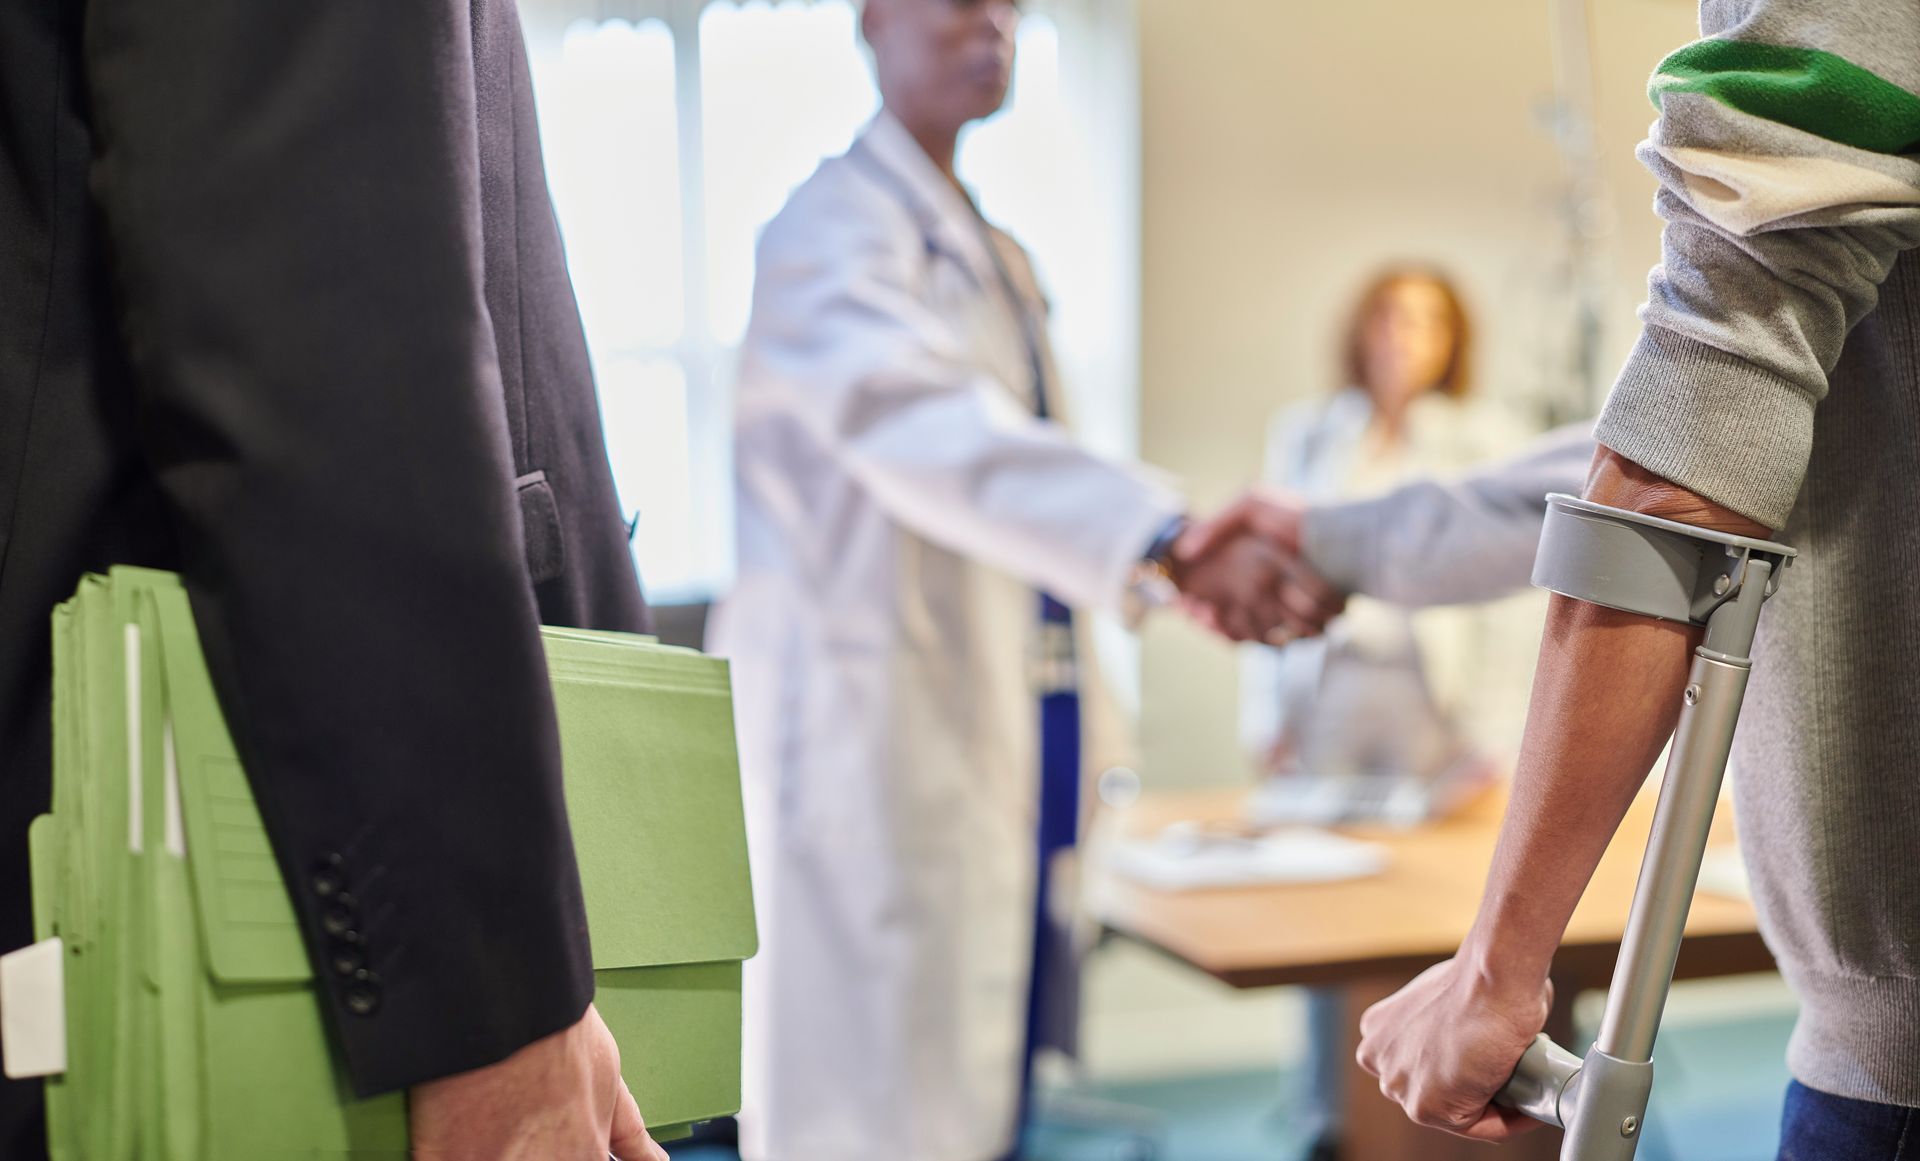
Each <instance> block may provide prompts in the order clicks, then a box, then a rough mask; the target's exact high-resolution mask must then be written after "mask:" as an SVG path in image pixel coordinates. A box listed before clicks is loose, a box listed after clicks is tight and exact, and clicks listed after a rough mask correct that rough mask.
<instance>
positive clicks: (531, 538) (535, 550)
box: [513, 472, 567, 585]
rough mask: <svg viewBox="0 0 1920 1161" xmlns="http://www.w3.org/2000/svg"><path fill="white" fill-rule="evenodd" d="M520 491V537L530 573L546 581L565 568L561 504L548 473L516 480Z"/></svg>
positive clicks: (533, 578)
mask: <svg viewBox="0 0 1920 1161" xmlns="http://www.w3.org/2000/svg"><path fill="white" fill-rule="evenodd" d="M513 483H514V487H515V488H517V489H518V490H519V492H520V525H521V529H522V531H521V537H522V538H523V540H524V542H525V548H526V556H527V576H528V577H529V578H530V579H531V580H532V581H533V583H534V584H536V585H537V584H544V583H545V582H547V581H550V580H552V579H554V578H555V577H557V576H559V575H560V574H561V573H562V572H564V571H565V570H566V567H567V545H566V538H565V536H564V535H563V534H562V532H561V528H560V505H559V503H558V502H557V501H556V500H555V499H554V497H553V485H551V484H549V483H548V482H547V473H545V472H530V473H528V474H527V475H524V476H521V477H520V478H519V479H517V480H515V481H514V482H513Z"/></svg>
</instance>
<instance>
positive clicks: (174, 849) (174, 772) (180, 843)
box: [160, 714, 187, 859]
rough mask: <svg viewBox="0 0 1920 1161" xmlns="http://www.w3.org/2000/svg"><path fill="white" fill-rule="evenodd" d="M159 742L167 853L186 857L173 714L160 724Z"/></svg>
mask: <svg viewBox="0 0 1920 1161" xmlns="http://www.w3.org/2000/svg"><path fill="white" fill-rule="evenodd" d="M160 744H161V746H162V747H163V748H164V749H163V754H164V757H163V758H162V759H161V760H162V762H163V763H164V765H162V767H161V773H162V775H163V776H164V777H165V779H166V786H167V853H168V854H170V855H172V856H173V857H174V858H176V859H184V858H186V857H187V821H186V811H185V810H183V809H182V807H181V804H180V753H179V751H178V750H175V749H174V747H173V715H172V714H168V715H167V716H166V719H165V720H164V721H163V722H162V723H161V726H160Z"/></svg>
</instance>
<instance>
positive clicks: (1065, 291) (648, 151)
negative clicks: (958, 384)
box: [522, 0, 1138, 600]
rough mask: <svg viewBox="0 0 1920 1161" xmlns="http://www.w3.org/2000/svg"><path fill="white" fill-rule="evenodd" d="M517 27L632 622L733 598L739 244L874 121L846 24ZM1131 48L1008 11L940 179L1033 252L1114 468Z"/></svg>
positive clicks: (561, 18)
mask: <svg viewBox="0 0 1920 1161" xmlns="http://www.w3.org/2000/svg"><path fill="white" fill-rule="evenodd" d="M522 14H523V19H524V22H525V25H526V29H527V40H528V46H529V50H530V54H531V56H532V61H533V78H534V84H535V88H536V90H537V98H538V101H539V107H540V124H541V130H542V137H543V141H544V146H545V150H546V160H547V170H548V178H549V182H550V184H551V186H552V189H553V199H554V206H555V211H556V213H557V214H558V216H559V219H560V226H561V232H562V234H563V236H564V238H565V240H566V246H567V255H568V260H569V264H570V266H571V268H572V273H573V279H574V286H575V289H576V291H577V292H578V294H579V298H580V310H581V317H582V319H583V320H584V322H585V325H586V331H587V344H588V347H589V349H590V350H591V352H592V355H593V363H594V371H595V374H596V376H597V378H598V380H599V386H600V401H601V409H602V412H603V414H604V417H605V422H606V427H607V446H608V451H609V454H610V456H611V459H612V463H613V470H614V478H615V482H616V483H617V485H618V487H619V489H620V496H621V501H622V503H623V504H624V505H626V507H627V509H628V511H629V512H637V513H638V516H639V521H638V525H637V533H636V536H635V542H634V551H635V553H636V554H637V556H638V558H639V564H640V569H641V574H642V576H643V577H644V578H645V580H646V582H647V586H648V590H649V595H650V596H651V597H652V598H653V599H655V600H676V599H705V598H707V597H711V596H713V595H716V594H717V593H719V592H720V591H722V590H723V589H724V588H725V586H726V584H727V583H728V581H729V580H730V579H731V577H732V569H733V565H732V558H733V532H732V432H731V418H732V417H731V408H730V390H729V388H730V385H731V382H732V376H733V368H734V360H735V354H736V351H737V349H738V346H739V343H740V340H741V337H742V335H743V333H744V332H745V329H746V323H747V312H748V307H749V303H750V301H751V293H752V285H753V247H754V242H755V239H756V237H757V235H758V233H759V230H760V227H761V226H762V225H764V224H765V223H766V221H767V220H768V219H769V218H771V217H772V216H773V215H774V213H775V212H777V211H778V210H779V208H780V206H781V205H782V204H783V203H784V202H785V200H786V197H787V195H788V193H789V192H790V191H791V190H792V189H793V187H794V186H796V185H798V184H799V183H800V182H801V181H803V180H805V178H806V177H807V175H808V174H810V173H811V172H812V171H813V168H814V166H815V165H817V164H818V163H819V161H820V160H821V159H822V158H824V157H828V156H831V155H834V154H837V153H839V152H841V151H842V150H844V149H845V148H846V147H847V145H848V144H850V143H851V142H852V140H853V138H854V136H855V134H857V133H858V132H859V130H860V128H861V127H862V126H864V125H865V124H866V122H867V121H868V120H869V119H870V118H871V117H872V116H873V114H874V112H875V111H876V110H877V109H878V107H879V98H878V95H877V94H876V92H875V90H874V85H873V80H872V74H871V70H870V69H869V67H868V64H867V61H866V57H865V53H864V50H863V49H862V47H861V46H860V43H859V39H858V32H857V21H858V18H857V14H856V9H855V6H854V4H853V3H852V2H851V0H781V2H779V3H768V2H766V0H749V2H748V3H744V4H741V3H734V2H732V0H629V2H627V3H624V4H621V3H612V2H610V0H522ZM1131 30H1132V20H1131V12H1130V10H1129V9H1128V8H1127V7H1126V5H1124V4H1118V3H1114V2H1112V0H1077V2H1075V0H1060V2H1059V3H1056V4H1053V5H1046V4H1044V3H1030V4H1029V5H1028V15H1027V17H1026V18H1025V19H1024V20H1023V21H1022V24H1021V30H1020V49H1019V63H1018V66H1017V69H1016V73H1015V78H1014V92H1013V97H1012V99H1011V101H1010V102H1009V105H1008V108H1007V109H1006V111H1005V112H1003V113H1002V114H1001V115H1000V116H999V117H997V118H995V119H994V120H992V121H991V122H989V123H987V124H985V125H983V126H980V127H978V128H977V129H976V130H975V131H974V132H973V133H971V134H970V135H969V136H968V138H967V139H966V140H965V141H964V142H963V144H962V148H961V155H960V159H959V167H960V172H961V176H962V177H963V179H965V180H966V181H967V182H968V184H969V185H970V186H972V187H973V188H974V190H975V191H976V193H977V195H978V196H979V198H980V201H981V205H982V208H983V209H984V210H985V212H986V213H987V214H988V216H990V217H992V218H993V219H994V220H995V221H997V222H999V223H1000V224H1001V225H1003V226H1006V227H1007V228H1008V229H1009V230H1011V231H1012V232H1013V233H1014V235H1015V236H1016V237H1019V238H1020V239H1021V240H1022V241H1023V242H1025V243H1026V244H1027V245H1028V247H1029V248H1030V249H1031V250H1032V251H1033V253H1034V258H1035V264H1036V266H1037V267H1038V268H1039V271H1040V275H1041V278H1042V280H1043V282H1044V283H1045V284H1046V285H1047V287H1048V289H1049V292H1050V295H1051V298H1052V301H1053V304H1054V311H1055V314H1054V327H1055V331H1054V337H1055V339H1056V343H1057V345H1058V347H1059V352H1058V353H1059V356H1060V362H1061V365H1062V367H1063V368H1064V370H1065V374H1066V379H1067V381H1068V385H1069V388H1070V391H1071V394H1072V396H1073V399H1074V402H1075V403H1076V405H1077V407H1076V410H1077V411H1078V413H1079V415H1080V417H1081V418H1082V419H1083V421H1084V422H1083V423H1082V430H1083V433H1084V434H1086V435H1088V436H1089V438H1091V439H1092V441H1093V442H1094V443H1096V444H1097V445H1098V446H1101V447H1103V448H1105V449H1108V450H1111V451H1115V452H1123V451H1126V450H1129V449H1130V448H1131V447H1132V446H1133V442H1134V432H1133V430H1132V427H1131V422H1130V419H1131V416H1132V415H1133V413H1134V411H1135V406H1134V404H1135V399H1136V394H1137V387H1136V379H1137V369H1136V366H1135V359H1134V352H1133V341H1134V340H1133V335H1134V334H1135V330H1136V328H1135V326H1134V325H1133V320H1134V317H1135V314H1136V313H1137V297H1136V294H1135V292H1134V289H1133V287H1134V283H1135V279H1136V270H1137V266H1138V258H1137V232H1138V231H1137V222H1138V214H1137V206H1136V203H1135V195H1134V191H1135V189H1136V188H1137V185H1138V181H1137V174H1136V173H1135V167H1136V164H1137V162H1136V158H1137V146H1136V144H1135V141H1134V139H1135V137H1136V136H1137V134H1136V133H1135V126H1136V125H1137V117H1134V116H1133V114H1132V110H1133V108H1134V103H1133V102H1134V96H1133V83H1134V82H1133V70H1132V65H1131V55H1130V54H1131V49H1132V41H1131V36H1132V31H1131ZM1083 32H1084V35H1083ZM1069 33H1071V34H1069ZM1083 114H1084V115H1083Z"/></svg>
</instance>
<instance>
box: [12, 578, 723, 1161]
mask: <svg viewBox="0 0 1920 1161" xmlns="http://www.w3.org/2000/svg"><path fill="white" fill-rule="evenodd" d="M542 636H543V639H544V643H545V646H546V651H547V662H548V668H549V671H550V673H551V675H552V679H553V692H554V700H555V703H556V705H557V707H558V711H559V719H560V732H561V747H562V751H563V755H564V763H565V778H566V796H567V809H568V814H569V817H570V818H571V821H572V825H573V838H574V845H575V848H576V850H577V854H578V858H579V863H580V877H581V880H582V884H583V886H584V889H585V892H586V907H587V921H588V926H589V929H590V932H591V935H592V940H593V964H594V969H595V971H594V974H595V977H596V982H597V988H596V994H595V997H594V1002H595V1004H596V1005H597V1006H598V1008H599V1011H600V1014H601V1016H602V1018H603V1019H605V1021H606V1023H607V1026H608V1027H609V1028H610V1029H611V1030H612V1032H613V1035H614V1037H615V1039H616V1040H618V1041H619V1042H620V1044H621V1045H622V1048H623V1052H622V1054H621V1055H622V1065H621V1067H622V1072H623V1073H624V1075H625V1078H626V1081H627V1084H628V1085H629V1086H630V1087H631V1088H632V1090H633V1094H634V1096H635V1098H636V1099H637V1100H638V1101H639V1103H640V1108H641V1110H642V1112H643V1113H644V1114H645V1115H646V1118H647V1122H648V1125H649V1127H650V1128H651V1130H652V1132H653V1135H654V1137H655V1138H656V1139H661V1140H672V1139H675V1138H677V1137H682V1136H685V1135H686V1134H687V1133H688V1132H689V1131H690V1129H691V1127H692V1126H693V1125H694V1124H695V1123H697V1122H700V1121H704V1120H709V1119H711V1118H714V1117H718V1116H725V1115H727V1114H730V1113H733V1112H736V1111H738V1109H739V1104H740V1079H739V1078H740V972H741V964H742V962H743V961H744V960H746V959H747V958H749V957H751V956H752V955H753V953H754V951H755V946H756V937H755V932H754V916H753V897H752V891H751V887H750V884H749V881H748V872H747V846H746V830H745V822H744V818H743V815H742V810H741V802H740V781H739V768H738V760H737V756H736V752H735V746H734V732H733V707H732V701H731V695H730V686H729V682H728V674H727V667H726V663H725V662H724V661H720V660H717V659H714V658H710V657H706V656H704V655H702V654H699V653H696V652H693V651H691V650H685V649H675V648H670V647H666V646H662V645H660V644H658V643H656V642H654V641H652V640H651V639H649V638H644V637H635V636H630V635H626V634H618V633H595V632H584V631H577V630H568V629H544V630H542ZM54 685H55V690H54V777H53V809H52V812H51V813H50V814H46V815H42V816H41V817H40V818H39V819H37V820H35V822H34V824H33V828H32V831H31V836H30V837H31V847H32V851H31V853H32V868H33V909H34V922H35V926H36V928H37V935H38V937H39V938H41V939H48V938H52V937H55V936H58V937H59V938H60V939H61V940H62V941H63V943H64V946H65V954H64V960H65V971H64V994H65V1010H66V1016H67V1067H66V1071H65V1072H64V1073H62V1074H60V1075H57V1076H53V1077H49V1078H48V1080H47V1105H48V1108H47V1113H48V1135H49V1138H50V1143H51V1146H52V1152H53V1156H54V1158H55V1161H258V1159H261V1158H279V1157H302V1158H332V1157H353V1158H396V1159H398V1158H404V1157H405V1156H406V1152H407V1120H406V1105H405V1100H404V1097H403V1096H401V1095H400V1094H393V1095H390V1096H385V1097H378V1098H375V1099H372V1100H366V1101H360V1100H355V1099H353V1097H352V1095H351V1094H350V1092H349V1091H348V1089H347V1086H346V1083H345V1080H344V1078H343V1076H342V1074H341V1071H340V1069H339V1066H338V1063H337V1061H336V1059H335V1056H334V1053H333V1051H332V1047H331V1045H330V1043H329V1040H328V1036H327V1032H326V1029H325V1026H324V1024H323V1016H322V1011H321V1003H320V999H319V995H318V993H317V991H316V988H315V983H314V979H313V969H312V967H311V965H310V963H309V961H308V959H307V955H306V951H305V949H304V947H303V945H302V943H301V939H300V929H299V926H298V923H297V921H296V919H295V916H294V911H293V906H292V903H291V902H290V901H289V897H288V894H287V889H286V886H285V884H284V882H283V881H282V879H281V876H280V873H279V869H278V866H277V864H276V863H275V861H274V858H273V853H272V850H271V848H270V847H269V845H268V841H267V835H266V831H265V828H264V827H263V826H262V825H261V821H260V815H259V812H258V810H257V809H256V808H255V805H254V800H253V794H252V791H251V790H250V788H249V785H248V782H247V778H246V774H245V771H244V770H243V769H242V768H241V765H240V761H239V758H238V756H237V755H236V753H235V751H234V747H233V743H232V740H231V739H230V737H229V735H228V733H227V728H226V723H225V721H224V719H223V718H222V716H221V712H220V708H219V705H218V703H217V702H216V700H215V697H214V692H213V685H212V682H211V681H210V679H209V678H208V675H207V671H206V663H205V661H204V659H203V657H202V655H201V651H200V643H199V638H198V635H197V634H196V632H195V630H194V624H193V614H192V611H191V609H190V608H189V606H188V603H187V596H186V591H185V590H184V589H183V588H182V587H181V586H180V583H179V580H178V578H176V577H174V576H173V575H172V574H169V573H161V572H153V571H150V570H145V569H134V568H116V569H114V570H112V572H111V573H110V575H108V576H105V577H99V576H90V577H88V578H86V579H85V580H84V581H83V582H82V583H81V586H80V589H79V591H78V592H77V593H76V594H75V595H74V597H73V599H72V600H70V601H67V602H66V603H65V604H63V605H61V606H60V608H59V609H58V610H57V611H56V612H55V614H54ZM378 966H379V965H377V964H375V965H374V967H375V968H376V969H377V968H378ZM475 970H482V971H483V970H485V965H484V964H477V965H475Z"/></svg>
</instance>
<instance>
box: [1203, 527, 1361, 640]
mask: <svg viewBox="0 0 1920 1161" xmlns="http://www.w3.org/2000/svg"><path fill="white" fill-rule="evenodd" d="M1305 517H1306V507H1305V505H1303V504H1302V503H1301V502H1300V501H1298V500H1296V499H1294V498H1292V497H1289V496H1287V495H1285V494H1282V493H1278V492H1271V491H1259V490H1256V491H1252V492H1248V493H1247V494H1245V495H1244V496H1242V497H1240V499H1238V500H1235V501H1234V502H1233V503H1232V504H1230V505H1228V506H1227V507H1226V508H1224V509H1222V510H1221V511H1220V512H1219V513H1217V514H1216V515H1214V516H1213V517H1211V518H1209V519H1207V520H1203V521H1196V522H1195V523H1194V524H1192V525H1191V526H1189V527H1188V528H1187V530H1186V531H1185V532H1184V533H1182V534H1181V536H1180V538H1179V540H1177V541H1175V542H1174V546H1173V557H1172V560H1171V561H1170V562H1169V564H1170V571H1171V573H1172V577H1173V583H1174V586H1175V587H1176V588H1178V589H1179V591H1180V607H1181V608H1182V609H1184V610H1185V611H1186V613H1187V614H1188V616H1190V617H1192V618H1193V619H1194V621H1196V622H1198V623H1199V624H1200V625H1201V627H1203V628H1205V629H1208V630H1211V631H1212V632H1215V633H1218V634H1220V635H1221V636H1222V637H1225V638H1227V639H1228V640H1231V641H1262V642H1265V643H1267V644H1269V645H1284V644H1286V643H1287V642H1288V641H1291V640H1294V639H1295V638H1298V637H1311V636H1315V635H1317V634H1318V633H1319V632H1320V631H1321V630H1322V629H1324V628H1325V627H1326V624H1327V622H1328V621H1330V620H1332V619H1333V618H1334V617H1335V616H1336V615H1338V614H1339V612H1340V610H1341V609H1342V608H1344V607H1345V606H1346V603H1347V597H1346V594H1345V593H1342V592H1340V591H1339V590H1337V589H1335V588H1334V587H1333V586H1332V585H1330V584H1328V583H1327V582H1326V580H1324V579H1323V578H1322V577H1321V576H1320V575H1319V574H1318V573H1316V572H1314V571H1313V569H1312V568H1311V567H1310V566H1309V565H1308V564H1307V563H1306V561H1305V560H1303V559H1302V558H1301V549H1300V541H1301V529H1302V526H1303V525H1304V523H1305Z"/></svg>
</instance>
